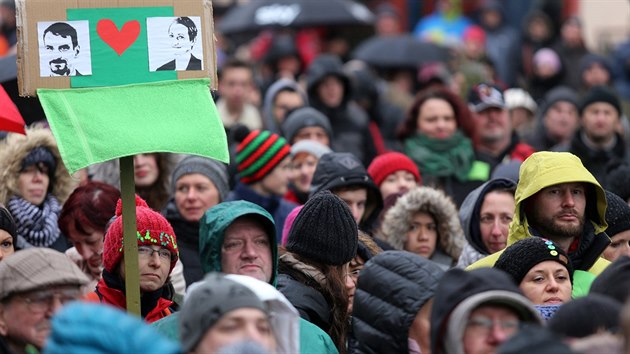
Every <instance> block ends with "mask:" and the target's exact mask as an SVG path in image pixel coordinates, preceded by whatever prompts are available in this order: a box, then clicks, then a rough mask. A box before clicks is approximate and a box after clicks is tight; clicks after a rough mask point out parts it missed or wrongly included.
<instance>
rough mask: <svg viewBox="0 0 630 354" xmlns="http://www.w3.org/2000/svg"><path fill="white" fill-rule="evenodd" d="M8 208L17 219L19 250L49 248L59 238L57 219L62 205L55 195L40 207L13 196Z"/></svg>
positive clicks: (48, 196)
mask: <svg viewBox="0 0 630 354" xmlns="http://www.w3.org/2000/svg"><path fill="white" fill-rule="evenodd" d="M7 208H8V209H9V211H10V212H11V215H13V217H14V218H15V224H16V226H17V234H18V237H17V242H16V246H17V248H20V249H24V248H30V247H48V246H50V245H52V244H53V243H54V242H55V241H57V239H58V238H59V235H60V231H59V226H58V225H57V219H58V218H59V213H60V212H61V205H59V201H58V200H57V198H55V197H54V196H53V195H51V194H48V195H47V196H46V199H45V200H44V202H43V203H42V205H41V206H40V207H39V206H37V205H34V204H31V203H30V202H29V201H27V200H26V199H23V198H21V197H17V196H13V197H11V199H9V202H8V203H7Z"/></svg>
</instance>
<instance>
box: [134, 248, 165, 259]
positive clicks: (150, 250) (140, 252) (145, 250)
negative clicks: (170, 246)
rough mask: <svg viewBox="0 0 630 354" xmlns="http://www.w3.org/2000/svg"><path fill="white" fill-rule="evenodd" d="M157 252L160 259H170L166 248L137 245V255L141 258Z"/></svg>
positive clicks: (147, 257)
mask: <svg viewBox="0 0 630 354" xmlns="http://www.w3.org/2000/svg"><path fill="white" fill-rule="evenodd" d="M155 253H157V254H158V257H160V260H161V261H169V262H170V261H171V251H169V250H167V249H166V248H160V249H157V250H155V249H153V248H151V246H138V256H139V257H141V258H145V259H149V258H151V257H153V255H154V254H155Z"/></svg>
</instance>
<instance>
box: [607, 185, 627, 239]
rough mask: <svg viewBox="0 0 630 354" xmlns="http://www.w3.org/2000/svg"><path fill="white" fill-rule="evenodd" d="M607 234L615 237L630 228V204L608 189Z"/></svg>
mask: <svg viewBox="0 0 630 354" xmlns="http://www.w3.org/2000/svg"><path fill="white" fill-rule="evenodd" d="M606 202H607V206H606V222H607V223H608V228H606V235H608V236H609V237H613V236H615V235H616V234H618V233H620V232H623V231H626V230H630V205H628V203H626V202H625V201H624V200H623V199H621V197H619V196H618V195H616V194H614V193H611V192H609V191H606Z"/></svg>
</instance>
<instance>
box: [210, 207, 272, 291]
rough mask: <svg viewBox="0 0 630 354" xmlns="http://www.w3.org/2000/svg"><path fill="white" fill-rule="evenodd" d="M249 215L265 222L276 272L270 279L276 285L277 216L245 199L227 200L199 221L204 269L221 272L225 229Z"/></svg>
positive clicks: (211, 209)
mask: <svg viewBox="0 0 630 354" xmlns="http://www.w3.org/2000/svg"><path fill="white" fill-rule="evenodd" d="M245 215H253V216H257V217H259V218H261V219H262V220H264V222H265V224H266V225H265V226H266V229H267V234H268V235H269V245H270V247H271V258H272V260H273V268H272V269H273V274H272V276H271V280H270V281H269V283H270V284H271V285H273V286H276V285H277V284H276V281H277V278H278V243H277V241H276V227H275V223H274V221H273V217H272V216H271V214H269V212H267V211H266V210H265V209H263V208H262V207H261V206H259V205H256V204H254V203H250V202H248V201H244V200H237V201H232V202H223V203H219V204H217V205H215V206H214V207H212V208H210V209H208V210H207V211H206V212H205V214H204V215H203V217H201V220H200V221H199V257H200V260H201V269H203V272H204V273H210V272H221V271H222V268H221V246H223V237H224V234H225V230H226V229H227V228H228V227H229V226H230V225H231V224H232V223H233V222H234V220H236V219H238V218H240V217H241V216H245Z"/></svg>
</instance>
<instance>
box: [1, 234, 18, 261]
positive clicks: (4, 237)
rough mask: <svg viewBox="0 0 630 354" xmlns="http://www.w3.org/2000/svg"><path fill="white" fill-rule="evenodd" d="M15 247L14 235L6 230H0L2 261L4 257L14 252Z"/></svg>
mask: <svg viewBox="0 0 630 354" xmlns="http://www.w3.org/2000/svg"><path fill="white" fill-rule="evenodd" d="M13 252H15V249H14V248H13V237H11V234H9V233H8V232H6V231H4V230H0V261H2V260H3V259H4V257H6V256H8V255H11V254H13Z"/></svg>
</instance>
